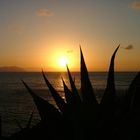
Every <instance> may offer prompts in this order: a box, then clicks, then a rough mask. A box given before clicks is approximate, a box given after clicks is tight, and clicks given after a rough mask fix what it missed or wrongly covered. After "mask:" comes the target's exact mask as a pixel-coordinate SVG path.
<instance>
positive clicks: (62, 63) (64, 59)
mask: <svg viewBox="0 0 140 140" xmlns="http://www.w3.org/2000/svg"><path fill="white" fill-rule="evenodd" d="M58 64H59V65H60V67H65V66H66V65H67V64H68V59H67V57H64V56H62V57H60V58H59V59H58Z"/></svg>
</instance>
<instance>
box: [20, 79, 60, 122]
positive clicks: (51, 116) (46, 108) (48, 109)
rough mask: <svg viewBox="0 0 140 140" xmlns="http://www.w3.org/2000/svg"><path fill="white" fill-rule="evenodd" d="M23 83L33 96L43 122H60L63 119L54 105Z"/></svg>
mask: <svg viewBox="0 0 140 140" xmlns="http://www.w3.org/2000/svg"><path fill="white" fill-rule="evenodd" d="M22 82H23V84H24V86H25V87H26V89H27V90H28V91H29V93H30V95H31V96H32V98H33V100H34V103H35V105H36V106H37V109H38V112H39V114H40V117H41V120H42V121H45V122H46V121H47V120H49V121H50V120H59V119H60V118H61V114H60V113H59V111H58V110H57V109H56V108H55V107H54V106H53V105H51V104H50V103H49V102H48V101H46V100H44V99H43V98H41V97H39V96H38V95H36V94H35V93H34V92H33V91H32V90H31V89H30V88H29V86H28V85H27V84H26V83H25V82H24V81H22Z"/></svg>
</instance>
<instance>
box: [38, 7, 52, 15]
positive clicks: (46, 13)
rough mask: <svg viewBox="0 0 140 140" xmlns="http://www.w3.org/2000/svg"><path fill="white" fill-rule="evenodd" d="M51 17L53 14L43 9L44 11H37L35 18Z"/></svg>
mask: <svg viewBox="0 0 140 140" xmlns="http://www.w3.org/2000/svg"><path fill="white" fill-rule="evenodd" d="M53 15H54V13H53V12H51V11H50V10H48V9H45V8H44V9H39V10H38V11H37V16H40V17H51V16H53Z"/></svg>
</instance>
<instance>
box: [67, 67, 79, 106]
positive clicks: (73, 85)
mask: <svg viewBox="0 0 140 140" xmlns="http://www.w3.org/2000/svg"><path fill="white" fill-rule="evenodd" d="M67 72H68V76H69V81H70V85H71V90H72V94H73V98H74V99H75V101H76V102H77V103H78V104H81V99H80V96H79V93H78V90H77V88H76V86H75V83H74V81H73V79H72V76H71V73H70V70H69V68H68V66H67Z"/></svg>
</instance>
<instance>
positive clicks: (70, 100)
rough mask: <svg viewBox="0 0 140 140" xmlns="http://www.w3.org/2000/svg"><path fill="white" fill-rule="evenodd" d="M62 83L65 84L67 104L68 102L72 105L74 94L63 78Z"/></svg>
mask: <svg viewBox="0 0 140 140" xmlns="http://www.w3.org/2000/svg"><path fill="white" fill-rule="evenodd" d="M62 82H63V87H64V93H65V98H66V102H67V104H71V103H72V101H73V97H72V92H71V91H70V90H69V88H68V87H67V85H66V84H65V82H64V80H63V78H62Z"/></svg>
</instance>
